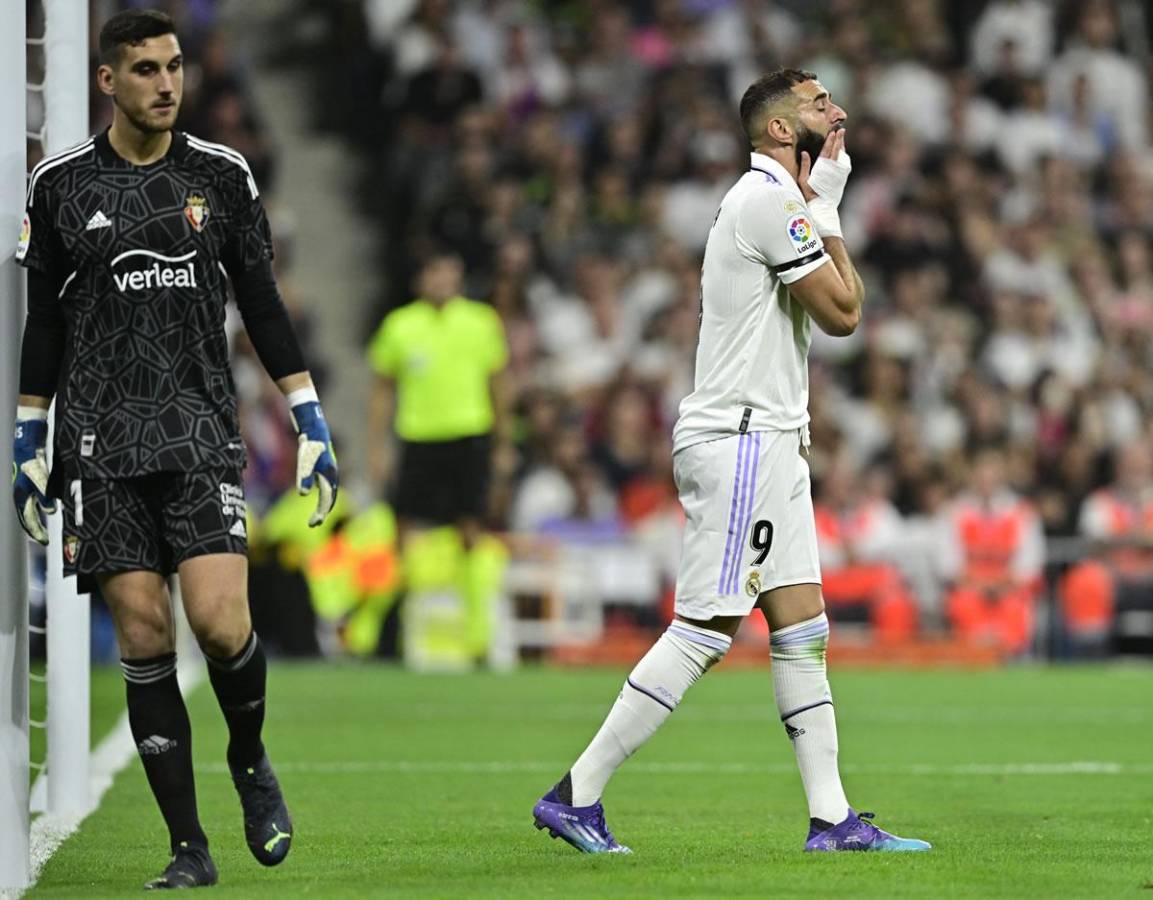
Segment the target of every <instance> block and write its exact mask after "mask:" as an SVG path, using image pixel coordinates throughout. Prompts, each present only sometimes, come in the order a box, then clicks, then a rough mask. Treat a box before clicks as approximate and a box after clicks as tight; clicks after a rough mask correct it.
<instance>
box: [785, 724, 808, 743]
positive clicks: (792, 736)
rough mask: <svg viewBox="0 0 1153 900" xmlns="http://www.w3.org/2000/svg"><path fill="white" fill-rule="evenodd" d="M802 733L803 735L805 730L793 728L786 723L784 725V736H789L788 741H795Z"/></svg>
mask: <svg viewBox="0 0 1153 900" xmlns="http://www.w3.org/2000/svg"><path fill="white" fill-rule="evenodd" d="M804 733H805V729H803V728H794V727H793V726H792V725H790V724H789V723H788V722H786V723H785V734H787V735H788V736H789V740H790V741H795V740H796V739H797V738H799V737H800V736H801V735H802V734H804Z"/></svg>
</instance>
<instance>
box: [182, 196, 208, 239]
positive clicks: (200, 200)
mask: <svg viewBox="0 0 1153 900" xmlns="http://www.w3.org/2000/svg"><path fill="white" fill-rule="evenodd" d="M185 204H186V205H185V207H184V218H186V219H187V220H188V224H189V225H191V226H192V227H193V228H194V229H196V231H203V230H204V224H205V223H206V222H207V221H208V201H207V200H205V199H204V196H203V195H202V194H189V195H188V199H187V200H186V201H185Z"/></svg>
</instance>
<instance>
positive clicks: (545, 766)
mask: <svg viewBox="0 0 1153 900" xmlns="http://www.w3.org/2000/svg"><path fill="white" fill-rule="evenodd" d="M274 765H275V768H276V771H277V773H282V774H283V773H301V774H306V775H357V774H373V773H379V774H389V773H395V774H401V775H434V774H445V773H458V774H463V775H493V774H536V773H541V772H544V773H555V772H559V771H561V770H562V769H563V768H564V763H562V762H543V761H535V760H526V761H521V762H484V761H455V760H443V761H435V760H334V761H328V762H278V763H275V764H274ZM626 768H627V770H628V771H629V772H641V773H645V774H651V775H658V774H712V775H755V774H757V773H765V774H770V775H782V774H788V773H790V772H795V771H796V770H797V767H796V764H795V763H756V764H754V763H739V762H704V761H700V762H633V763H631V764H630V765H628V766H627V767H626ZM196 771H197V772H203V773H205V774H210V775H225V774H227V773H228V767H227V766H225V765H224V764H223V763H208V764H205V765H200V766H197V767H196ZM841 772H842V773H844V774H847V775H974V776H976V775H981V776H997V777H1002V776H1013V775H1153V764H1147V763H1118V762H1100V761H1076V762H1021V763H961V764H957V765H935V764H920V763H910V764H908V765H870V764H868V763H865V764H854V763H846V764H843V765H842V766H841Z"/></svg>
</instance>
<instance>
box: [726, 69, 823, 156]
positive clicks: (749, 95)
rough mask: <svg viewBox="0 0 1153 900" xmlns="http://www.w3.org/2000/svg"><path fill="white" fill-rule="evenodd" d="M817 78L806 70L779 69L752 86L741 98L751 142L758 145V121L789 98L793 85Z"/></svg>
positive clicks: (742, 118)
mask: <svg viewBox="0 0 1153 900" xmlns="http://www.w3.org/2000/svg"><path fill="white" fill-rule="evenodd" d="M816 77H817V76H816V73H814V72H808V71H805V70H804V69H777V70H775V71H773V72H770V73H769V74H768V75H762V76H761V77H760V78H758V79H757V80H756V81H754V82H753V83H752V84H750V85H749V87H748V90H746V91H745V95H744V96H743V97H741V124H742V125H743V126H744V128H745V134H746V135H748V138H749V141H750V142H752V143H753V144H754V145H755V144H756V143H757V140H758V139H759V137H760V134H759V129H758V128H757V120H758V119H759V118H760V116H761V114H762V113H763V112H764V111H765V110H766V109H768V108H769V107H771V106H772V105H773V104H774V103H776V102H778V101H779V100H781V99H782V98H784V97H785V96H787V95H788V94H789V93H790V92H791V91H792V89H793V85H797V84H800V83H801V82H804V81H814V80H816Z"/></svg>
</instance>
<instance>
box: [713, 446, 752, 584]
mask: <svg viewBox="0 0 1153 900" xmlns="http://www.w3.org/2000/svg"><path fill="white" fill-rule="evenodd" d="M746 437H748V435H744V434H742V435H741V436H740V437H739V438H737V464H736V466H734V467H733V499H732V502H731V503H730V504H729V536H728V537H727V538H726V539H725V561H724V562H723V563H721V578H720V581H718V582H717V593H718V594H720V593H723V592H724V583H725V572H726V571H727V570H728V567H729V555H730V554H731V553H732V552H733V536H734V535H735V534H736V533H737V532H736V529H735V527H734V526H735V525H736V519H737V494H739V493H740V487H741V460H742V459H743V458H744V455H745V444H746V441H745V438H746Z"/></svg>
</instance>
